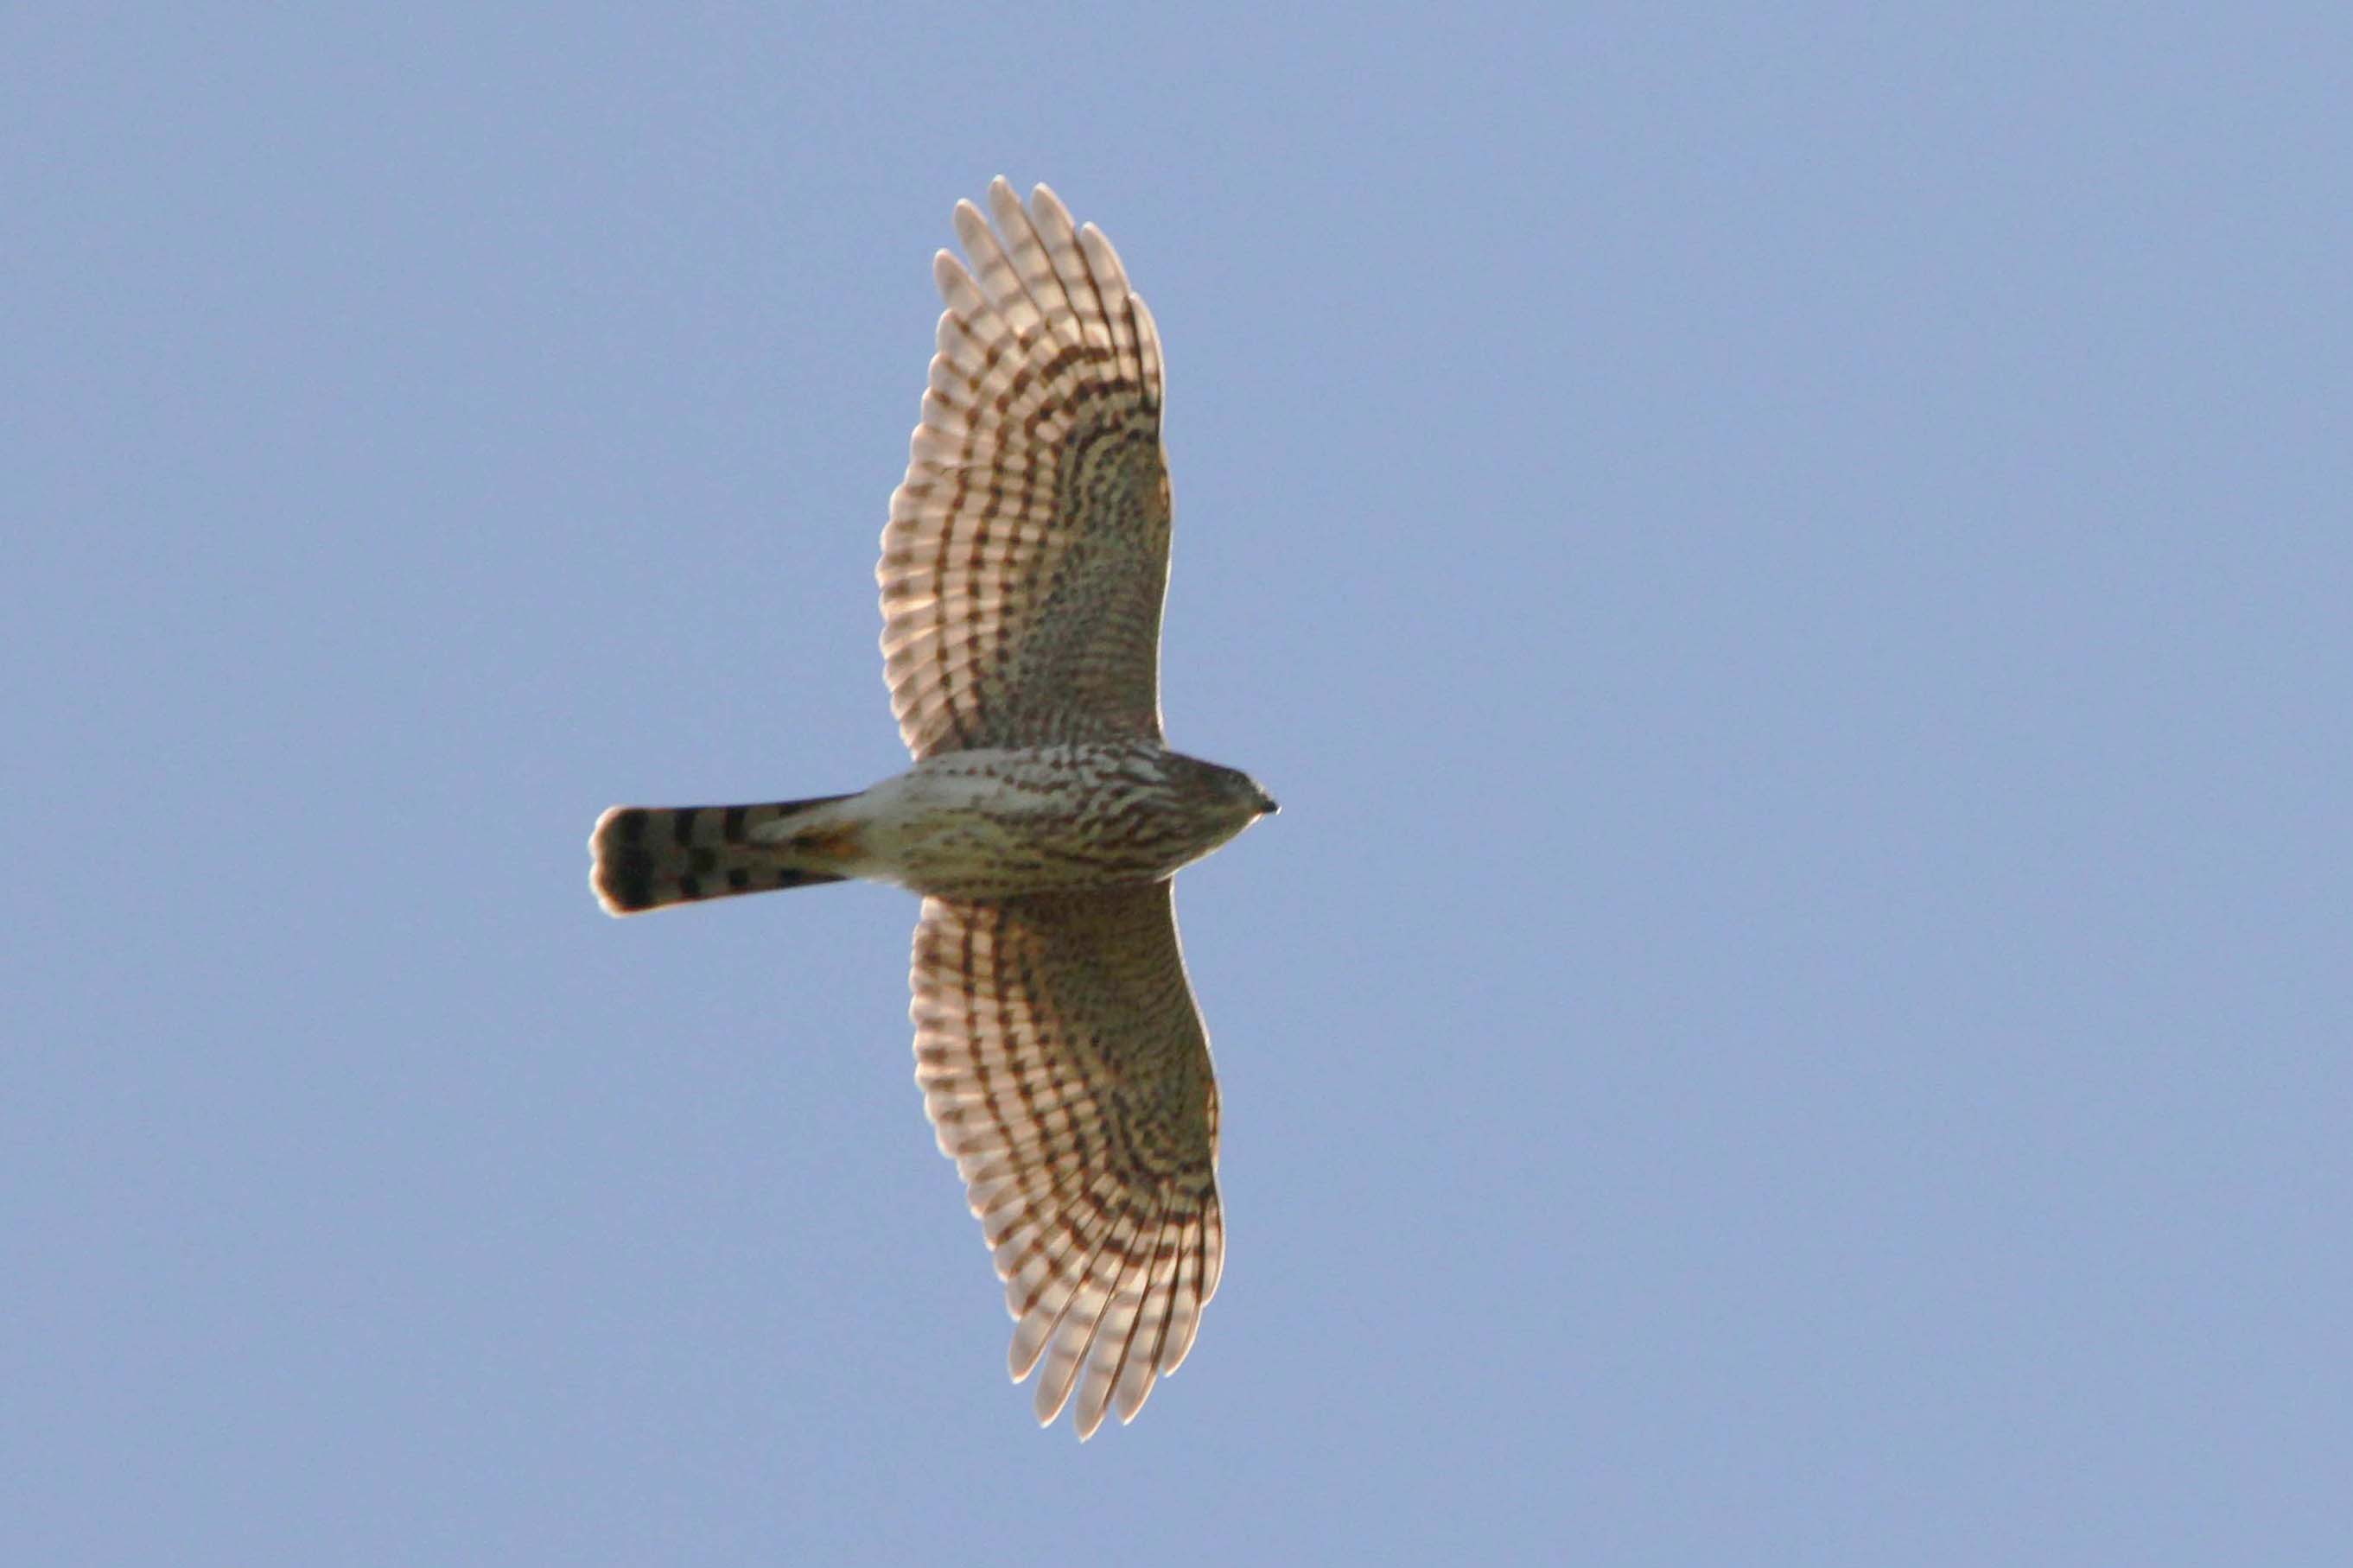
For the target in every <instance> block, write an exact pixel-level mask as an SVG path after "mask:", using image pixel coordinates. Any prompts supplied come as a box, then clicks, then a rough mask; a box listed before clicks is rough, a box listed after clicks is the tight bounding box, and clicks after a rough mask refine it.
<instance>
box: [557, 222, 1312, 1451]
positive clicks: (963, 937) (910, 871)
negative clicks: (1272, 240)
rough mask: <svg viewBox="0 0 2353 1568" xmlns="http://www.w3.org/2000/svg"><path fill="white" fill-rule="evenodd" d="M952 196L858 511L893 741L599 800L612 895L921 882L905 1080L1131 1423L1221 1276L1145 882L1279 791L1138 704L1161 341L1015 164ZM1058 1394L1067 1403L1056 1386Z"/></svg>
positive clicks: (1053, 1331) (658, 901) (1182, 1038)
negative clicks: (877, 515)
mask: <svg viewBox="0 0 2353 1568" xmlns="http://www.w3.org/2000/svg"><path fill="white" fill-rule="evenodd" d="M988 208H989V213H990V215H992V216H994V218H995V220H996V221H995V225H994V226H993V227H992V226H991V224H990V221H989V218H988V217H987V216H983V215H982V213H981V211H980V209H979V208H978V207H977V206H976V205H974V204H972V203H971V202H959V203H958V204H957V205H956V209H955V230H956V236H957V237H958V238H959V239H960V240H961V241H962V242H963V245H964V249H965V254H966V256H968V257H969V258H970V265H969V267H967V266H966V265H965V263H963V262H959V261H958V260H957V259H956V258H955V256H953V255H951V254H950V253H949V252H947V251H944V250H943V251H941V252H940V253H939V254H938V256H937V257H936V258H934V261H933V264H932V274H933V277H934V279H935V280H936V281H937V283H938V285H939V289H940V293H941V294H942V296H944V298H945V300H946V301H947V310H946V311H945V313H944V314H943V315H942V316H941V317H940V324H939V351H938V353H936V354H934V356H933V359H932V372H931V384H930V386H929V387H927V388H926V389H925V390H924V393H923V422H922V423H921V424H920V425H918V426H916V427H915V433H914V437H913V440H912V442H911V443H910V447H911V450H910V455H909V458H908V463H907V476H906V479H904V480H903V481H902V482H901V484H900V486H899V489H898V490H897V491H896V493H894V494H893V495H892V498H891V518H890V522H889V524H888V525H887V526H886V527H885V528H884V529H883V531H882V561H881V566H880V567H879V568H878V569H877V571H876V576H877V578H878V580H879V581H880V582H881V589H882V652H883V657H884V673H885V679H887V680H888V682H889V684H890V688H891V705H892V710H893V711H894V712H895V713H896V714H897V715H898V720H899V729H900V733H901V735H902V737H903V738H904V739H905V741H906V742H907V749H908V750H909V751H910V752H913V756H914V765H913V767H911V768H909V769H908V770H907V771H906V772H905V773H901V774H899V775H898V776H897V777H895V778H891V779H886V780H884V781H883V782H882V783H881V784H876V785H874V786H873V787H872V788H871V789H868V790H865V791H863V792H861V793H860V794H857V795H825V796H819V797H818V798H815V799H809V800H794V801H779V802H776V803H773V804H769V805H710V806H673V807H654V806H615V807H614V808H613V809H611V810H609V811H607V812H606V813H605V815H604V816H602V817H600V818H599V819H598V820H597V823H596V835H595V837H593V838H592V839H591V840H590V842H589V848H590V851H591V853H592V854H593V855H594V856H595V858H596V866H595V869H594V870H593V872H592V873H591V882H592V885H593V886H594V887H595V889H596V896H597V898H598V899H599V900H601V901H602V902H603V904H604V907H605V908H606V910H608V911H609V912H611V913H613V914H617V915H621V914H635V913H638V912H639V911H641V910H655V909H661V908H665V907H667V906H670V905H674V904H679V903H684V902H689V901H693V900H703V899H712V898H723V897H726V896H728V895H731V894H735V893H754V892H763V891H765V890H767V889H774V888H801V887H808V886H811V885H813V884H817V883H822V882H836V881H839V880H841V879H844V878H849V877H864V878H869V879H873V880H876V881H883V882H891V883H895V884H897V885H898V886H900V887H902V888H907V889H913V891H915V892H917V893H920V894H922V895H923V914H922V917H921V919H920V920H919V921H918V922H917V924H916V927H915V951H914V960H913V970H912V974H911V976H910V979H911V984H912V985H913V991H914V1001H913V1005H911V1007H910V1008H909V1014H910V1016H912V1018H913V1021H914V1026H915V1080H916V1082H917V1083H918V1084H919V1085H921V1086H922V1089H923V1109H924V1110H926V1111H927V1112H928V1113H929V1114H930V1117H931V1120H932V1125H933V1128H934V1130H935V1131H936V1132H937V1134H938V1137H939V1145H940V1150H941V1152H943V1153H944V1154H946V1155H947V1156H948V1157H949V1158H951V1159H953V1160H954V1161H955V1163H956V1168H957V1170H958V1172H959V1173H961V1175H962V1176H963V1178H964V1182H965V1196H966V1198H967V1199H968V1201H969V1202H970V1204H971V1206H972V1212H973V1213H974V1215H976V1216H977V1217H978V1218H979V1220H980V1222H981V1227H982V1230H983V1232H984V1234H985V1235H986V1237H987V1242H988V1246H989V1248H990V1250H991V1252H992V1254H993V1255H994V1257H995V1259H996V1264H997V1274H998V1276H999V1277H1000V1278H1001V1279H1003V1280H1004V1282H1005V1300H1006V1305H1007V1307H1008V1309H1009V1310H1010V1311H1011V1312H1012V1315H1013V1318H1014V1322H1015V1327H1014V1331H1013V1343H1012V1349H1011V1352H1010V1355H1009V1357H1008V1360H1009V1363H1010V1367H1011V1371H1012V1373H1013V1377H1014V1380H1015V1381H1016V1382H1018V1381H1020V1380H1021V1379H1023V1378H1026V1377H1028V1376H1029V1374H1030V1373H1032V1372H1035V1373H1037V1374H1038V1384H1037V1390H1036V1400H1035V1407H1036V1410H1037V1414H1038V1419H1039V1423H1040V1424H1050V1423H1051V1422H1052V1421H1053V1420H1054V1419H1055V1417H1056V1416H1058V1415H1060V1413H1061V1411H1062V1409H1063V1407H1064V1406H1065V1405H1073V1415H1072V1422H1073V1425H1075V1426H1076V1427H1077V1429H1078V1433H1079V1436H1081V1437H1082V1438H1085V1437H1089V1436H1093V1434H1094V1431H1095V1429H1096V1428H1097V1427H1098V1426H1101V1425H1102V1424H1103V1415H1104V1414H1105V1412H1106V1411H1108V1410H1111V1409H1113V1408H1116V1409H1117V1410H1118V1412H1119V1417H1120V1419H1121V1420H1122V1421H1123V1422H1124V1421H1128V1420H1131V1419H1133V1418H1134V1415H1135V1413H1136V1411H1137V1410H1138V1409H1140V1408H1141V1407H1142V1406H1143V1405H1144V1402H1145V1398H1146V1397H1147V1396H1148V1395H1149V1394H1151V1392H1152V1388H1153V1384H1154V1383H1155V1381H1156V1380H1157V1379H1159V1378H1160V1377H1162V1376H1164V1375H1166V1374H1167V1373H1173V1372H1175V1371H1176V1368H1177V1365H1178V1363H1181V1362H1183V1361H1184V1359H1185V1355H1186V1352H1187V1351H1188V1350H1190V1349H1191V1348H1192V1344H1193V1336H1194V1333H1195V1331H1197V1330H1198V1328H1199V1326H1200V1320H1201V1311H1202V1309H1203V1308H1204V1307H1205V1306H1206V1305H1207V1304H1208V1300H1209V1298H1210V1297H1211V1296H1212V1295H1214V1294H1215V1293H1216V1291H1217V1289H1218V1277H1219V1269H1220V1268H1221V1267H1222V1265H1223V1261H1224V1256H1225V1226H1224V1221H1223V1217H1222V1215H1221V1213H1220V1210H1219V1203H1218V1185H1217V1170H1218V1089H1217V1083H1216V1081H1215V1079H1213V1078H1212V1076H1211V1072H1210V1066H1209V1042H1208V1036H1207V1034H1206V1033H1205V1032H1204V1031H1203V1029H1202V1026H1201V1016H1200V1012H1199V1010H1198V1007H1197V1006H1196V1005H1194V1001H1193V992H1192V987H1191V985H1190V984H1188V983H1187V979H1186V976H1185V961H1184V957H1183V955H1182V953H1181V952H1179V950H1178V947H1177V941H1176V906H1175V903H1174V902H1173V900H1172V896H1171V891H1170V883H1171V879H1172V878H1173V877H1174V875H1175V874H1176V870H1177V868H1179V867H1182V866H1185V865H1187V864H1189V863H1190V862H1192V861H1195V860H1198V859H1199V858H1201V857H1202V856H1204V855H1207V854H1208V853H1209V852H1210V851H1211V850H1213V849H1215V848H1217V847H1219V845H1221V844H1223V843H1225V842H1226V841H1227V840H1228V839H1229V838H1231V837H1234V836H1235V835H1236V834H1238V833H1240V831H1241V830H1242V829H1243V828H1244V827H1247V826H1250V823H1252V822H1254V821H1256V820H1257V819H1258V818H1259V817H1261V816H1266V815H1268V814H1270V813H1271V812H1273V811H1274V809H1275V803H1274V801H1273V800H1272V799H1271V797H1270V796H1269V795H1267V793H1266V792H1265V791H1264V790H1262V789H1261V788H1260V787H1259V786H1258V784H1256V783H1255V782H1254V781H1253V780H1251V779H1250V776H1249V775H1248V774H1246V773H1240V772H1238V771H1236V770H1234V769H1232V768H1225V767H1219V766H1218V765H1217V764H1215V763H1205V762H1201V761H1198V760H1197V759H1195V758H1192V757H1188V756H1185V755H1183V754H1181V753H1179V752H1173V751H1171V750H1169V749H1168V746H1167V745H1166V742H1165V741H1164V740H1163V738H1162V733H1161V722H1160V669H1159V665H1160V608H1161V601H1162V600H1163V598H1164V597H1165V596H1166V589H1167V583H1168V531H1169V517H1170V507H1169V489H1168V466H1167V459H1166V454H1165V453H1164V452H1163V451H1162V449H1161V444H1160V404H1161V369H1160V336H1159V333H1158V331H1157V330H1156V329H1155V327H1154V326H1153V322H1152V313H1151V312H1150V311H1149V310H1145V305H1144V301H1143V300H1141V299H1139V298H1137V296H1136V294H1135V291H1134V289H1132V288H1130V287H1129V284H1128V280H1127V273H1126V270H1125V269H1124V268H1122V267H1121V266H1120V261H1119V257H1118V255H1117V254H1116V253H1115V252H1114V251H1113V249H1112V247H1111V242H1110V241H1109V240H1107V239H1105V238H1104V237H1103V235H1102V233H1101V232H1100V231H1099V230H1097V229H1096V228H1095V226H1093V225H1092V224H1090V225H1088V226H1085V227H1084V228H1079V227H1076V226H1073V225H1072V223H1071V215H1070V213H1069V211H1068V210H1067V209H1065V208H1064V207H1063V205H1062V204H1061V202H1060V199H1058V198H1057V197H1056V196H1055V195H1054V193H1053V192H1052V191H1050V190H1048V189H1047V188H1046V187H1045V186H1043V185H1039V186H1038V187H1037V189H1036V190H1035V191H1033V192H1032V193H1031V194H1030V197H1029V202H1028V203H1027V204H1026V205H1025V204H1024V203H1023V202H1022V200H1021V199H1020V197H1018V195H1015V194H1014V192H1013V188H1012V187H1011V186H1010V185H1008V184H1007V183H1006V182H1005V181H1004V180H1003V179H998V180H997V181H996V182H995V183H994V184H991V185H990V186H989V188H988ZM1074 1396H1075V1399H1074Z"/></svg>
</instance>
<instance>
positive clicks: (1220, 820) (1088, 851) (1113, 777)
mask: <svg viewBox="0 0 2353 1568" xmlns="http://www.w3.org/2000/svg"><path fill="white" fill-rule="evenodd" d="M1271 805H1272V803H1271V802H1270V801H1268V800H1267V799H1266V797H1265V796H1264V795H1262V794H1261V792H1260V791H1259V789H1258V786H1257V785H1256V784H1252V783H1251V782H1250V778H1249V776H1248V775H1247V774H1244V773H1237V772H1236V771H1235V770H1233V769H1231V768H1221V767H1219V766H1218V765H1217V764H1216V763H1205V762H1202V761H1200V760H1199V759H1198V758H1196V757H1188V756H1186V755H1185V754H1184V753H1182V752H1172V751H1170V750H1169V749H1168V748H1167V747H1166V746H1163V745H1160V744H1159V743H1157V742H1151V741H1109V742H1086V743H1082V744H1071V745H1050V746H1024V747H1011V748H991V749H988V750H984V751H974V752H939V753H938V754H936V755H934V756H929V757H925V758H923V760H922V761H921V762H918V763H915V764H914V766H913V767H911V768H909V769H908V770H907V771H906V772H905V773H900V774H898V775H896V776H895V777H892V778H888V779H885V780H883V781H882V782H881V783H880V784H875V785H874V786H873V787H871V789H866V790H863V791H860V793H859V794H857V795H829V796H826V797H824V798H822V799H818V800H813V801H779V802H776V804H774V805H764V806H674V807H651V806H616V807H614V808H613V809H612V810H611V811H608V812H607V813H606V814H605V816H604V818H603V819H602V820H600V821H599V822H598V823H597V825H596V837H595V839H593V840H592V841H591V845H592V848H593V850H594V852H595V854H596V864H597V868H598V876H597V882H596V891H597V896H598V897H599V898H600V899H601V900H603V901H604V904H605V906H606V907H607V909H609V910H613V911H614V912H615V913H617V914H636V913H638V912H641V911H643V910H650V909H659V908H663V907H666V906H668V905H670V904H674V903H683V902H689V901H692V900H701V899H709V898H718V897H723V896H725V895H728V894H731V893H745V892H765V891H767V890H769V889H772V888H776V887H782V886H786V885H791V886H806V885H808V884H809V883H812V882H818V881H838V880H840V879H845V878H850V877H859V878H863V879H867V880H869V881H875V882H889V883H892V884H893V885H894V886H897V887H902V888H905V889H909V890H910V891H913V892H917V893H926V894H930V895H933V896H934V897H938V898H944V899H1006V898H1017V897H1019V896H1020V895H1022V894H1025V893H1048V892H1067V891H1071V890H1072V889H1086V888H1106V887H1117V886H1120V885H1123V884H1124V883H1129V882H1151V881H1157V880H1159V879H1161V878H1164V877H1168V876H1173V875H1175V874H1176V871H1177V870H1178V869H1179V868H1182V867H1184V866H1187V865H1189V864H1191V863H1192V862H1193V861H1195V860H1198V859H1199V858H1201V857H1202V856H1204V855H1207V854H1208V853H1209V851H1211V850H1212V849H1215V848H1217V847H1219V845H1221V844H1223V843H1225V842H1226V840H1228V839H1229V838H1231V837H1233V836H1234V835H1235V834H1237V833H1240V831H1241V830H1242V829H1243V828H1245V827H1247V826H1250V824H1251V823H1252V822H1253V821H1255V820H1257V818H1258V817H1259V816H1261V815H1262V814H1263V813H1265V812H1266V811H1267V810H1268V809H1270V808H1271ZM731 813H733V814H735V815H734V816H733V818H731V816H730V814H731ZM714 835H715V837H714ZM698 849H701V850H705V851H708V852H709V853H707V854H706V855H704V856H702V857H701V858H698V856H697V855H696V854H695V851H697V850H698ZM722 849H724V850H725V851H728V852H727V853H725V854H722V853H719V851H721V850H722ZM664 866H668V867H670V868H672V870H671V873H670V876H669V877H668V878H667V879H659V878H658V877H657V876H656V875H655V873H656V872H657V871H658V870H659V868H662V867H664ZM738 870H740V871H743V872H744V873H745V874H744V877H743V878H742V879H740V881H741V885H736V884H735V881H733V880H731V876H730V873H731V872H734V871H738ZM786 879H790V880H789V882H788V881H787V880H786Z"/></svg>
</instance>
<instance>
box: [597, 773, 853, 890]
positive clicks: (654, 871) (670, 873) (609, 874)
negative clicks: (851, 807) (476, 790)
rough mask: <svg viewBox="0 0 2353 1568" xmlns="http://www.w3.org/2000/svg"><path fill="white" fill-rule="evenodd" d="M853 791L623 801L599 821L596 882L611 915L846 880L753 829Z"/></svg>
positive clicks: (841, 798)
mask: <svg viewBox="0 0 2353 1568" xmlns="http://www.w3.org/2000/svg"><path fill="white" fill-rule="evenodd" d="M849 798H850V797H849V796H848V795H818V796H817V797H815V798H814V799H810V800H780V801H776V802H772V803H771V804H769V805H679V806H659V805H617V806H615V807H613V808H612V809H611V810H609V811H607V813H605V815H604V816H600V817H598V818H597V819H596V834H595V835H594V836H593V837H590V839H589V840H588V852H589V853H590V854H591V855H593V856H595V857H596V867H595V868H593V869H592V870H591V871H590V872H589V873H588V883H589V886H591V887H593V888H594V889H596V900H597V901H598V902H599V903H601V904H603V905H604V906H605V912H606V913H607V914H609V915H634V914H639V913H642V912H643V911H645V910H659V909H663V908H666V907H668V906H669V905H671V904H682V903H690V902H692V901H694V900H699V899H723V898H725V897H727V896H728V895H729V894H731V893H765V892H766V891H768V890H769V889H773V888H807V887H813V886H815V885H816V884H817V883H819V882H839V881H840V880H842V878H841V877H840V875H839V873H836V872H832V871H821V870H815V869H812V868H809V867H808V866H807V864H805V863H803V862H805V860H806V857H805V856H801V855H797V854H796V853H795V852H794V850H793V849H791V848H790V847H788V846H787V845H786V844H784V843H780V842H774V841H771V842H757V841H755V840H754V837H753V835H754V830H755V829H757V828H760V827H762V826H765V825H766V824H768V823H772V822H775V821H776V820H778V819H779V818H782V817H787V816H798V815H799V814H801V813H802V812H806V811H809V810H812V809H813V808H815V807H818V806H822V805H833V804H834V803H835V802H837V801H844V800H848V799H849Z"/></svg>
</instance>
